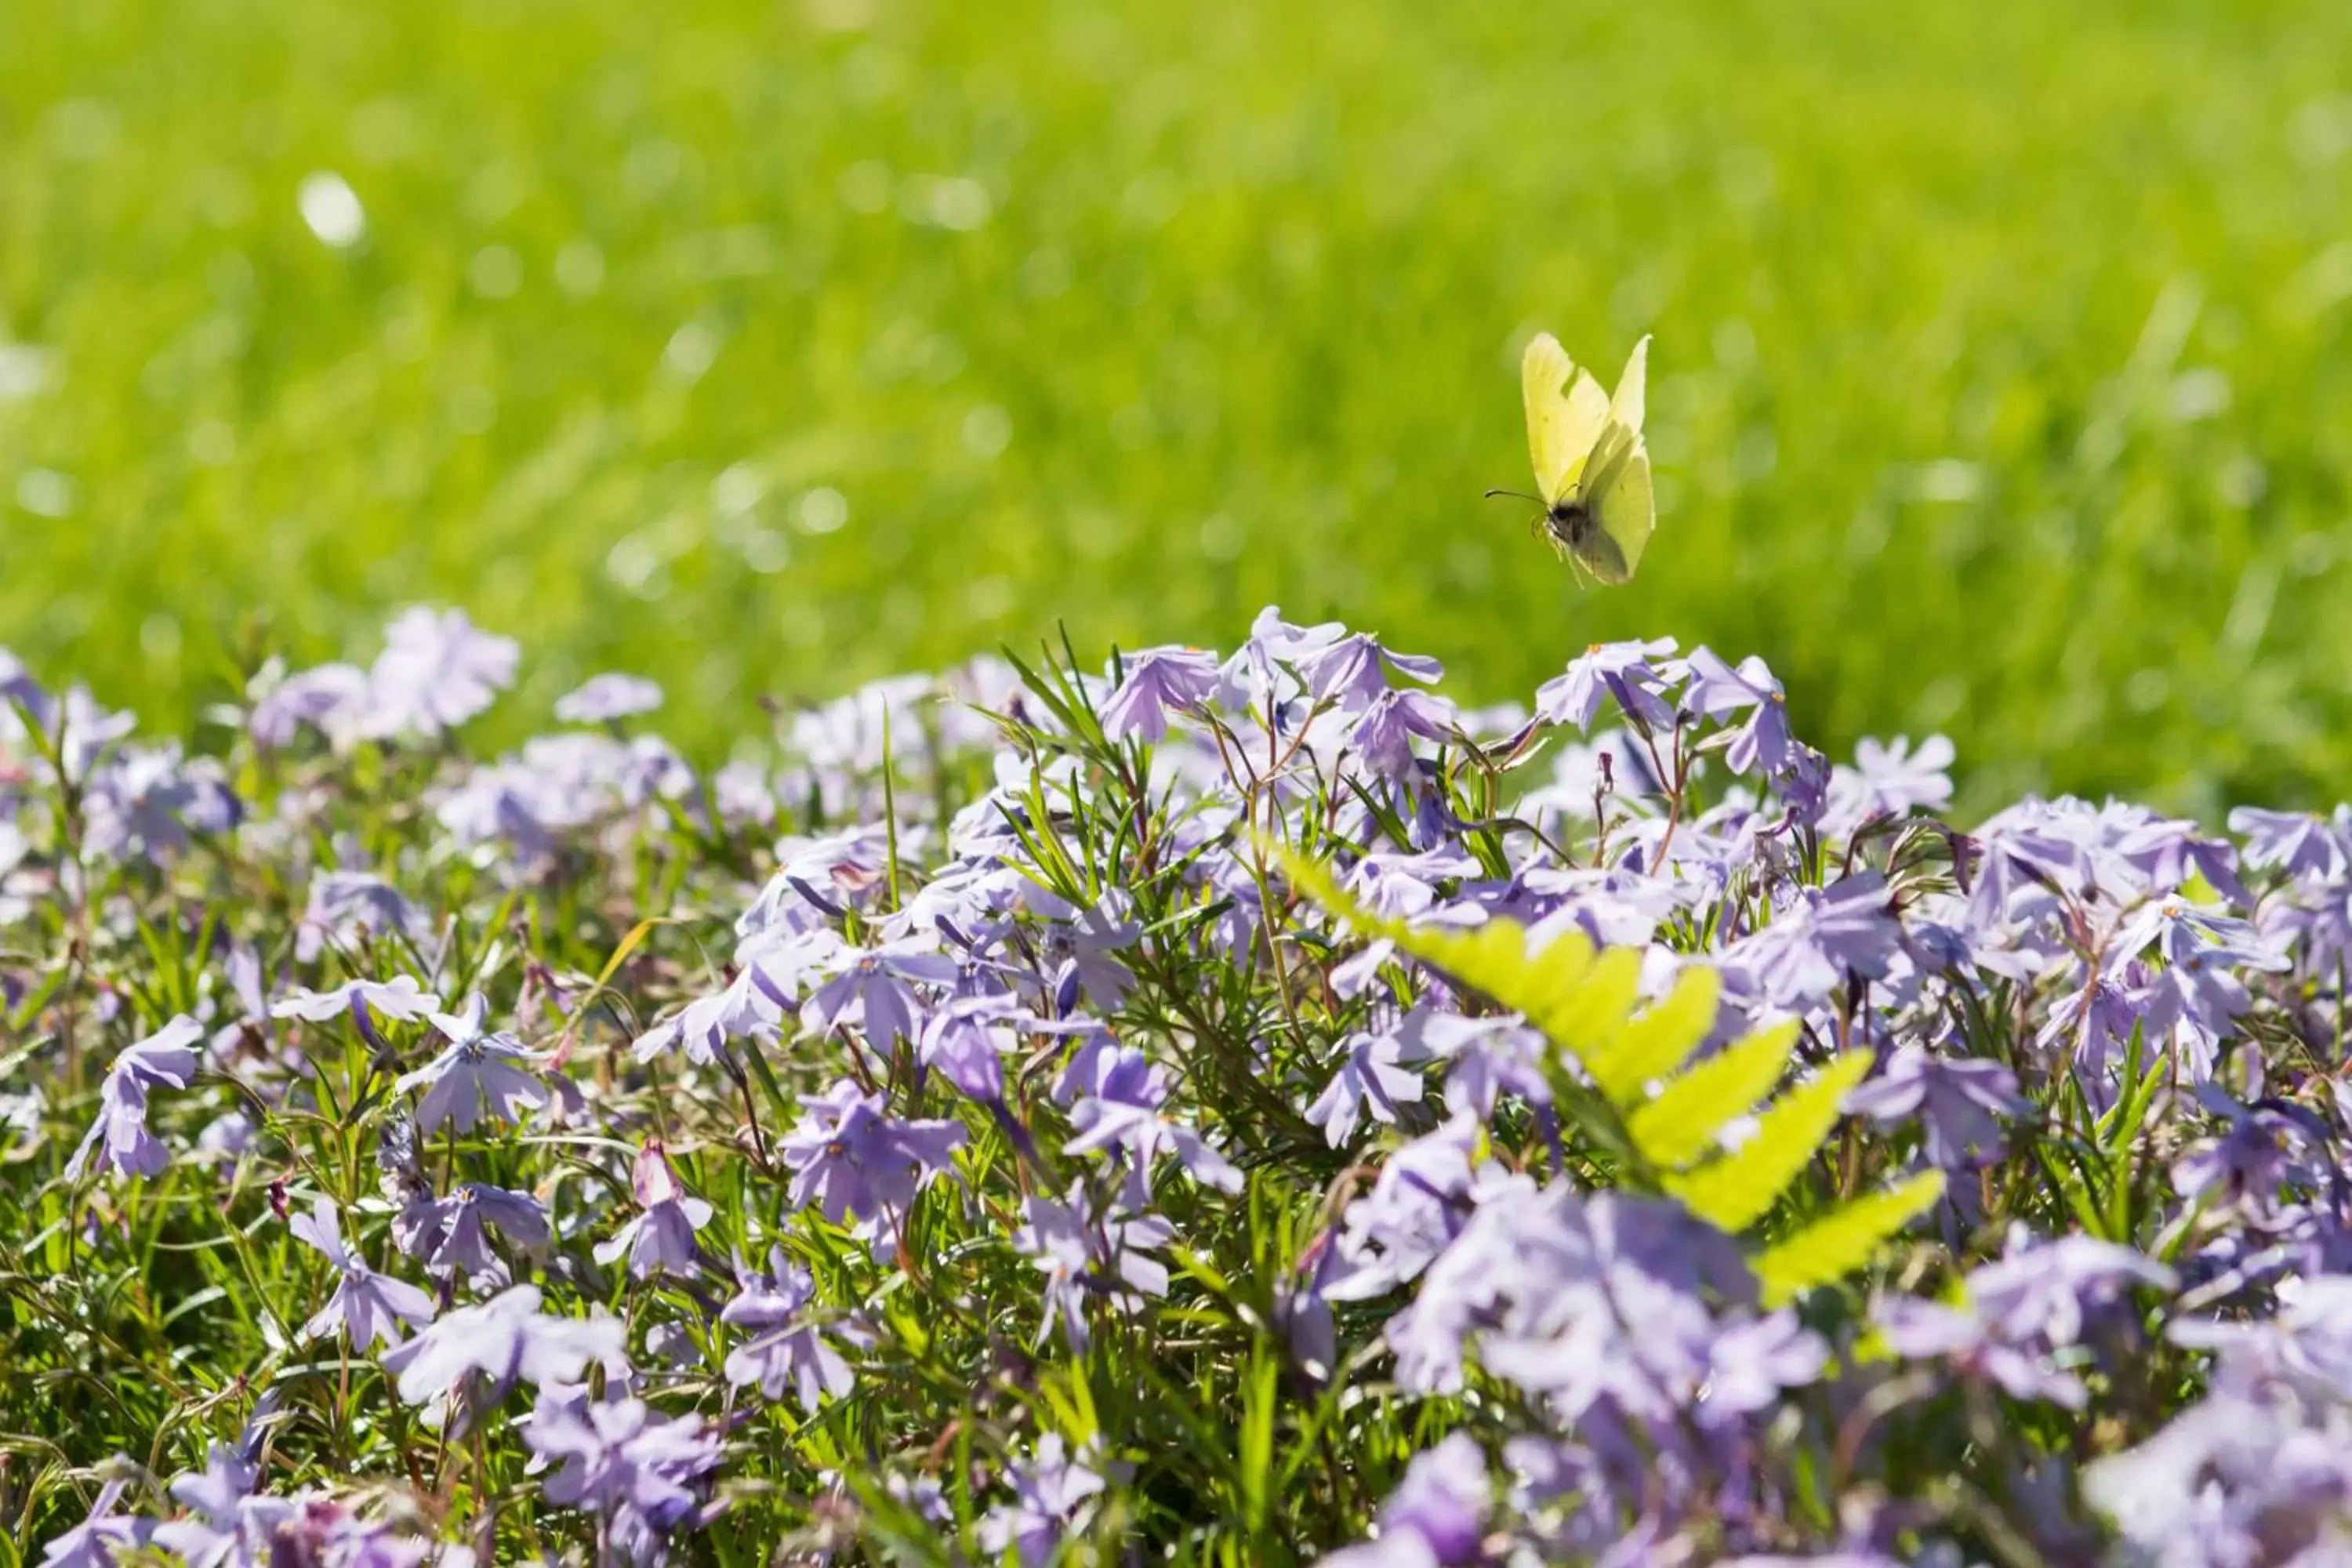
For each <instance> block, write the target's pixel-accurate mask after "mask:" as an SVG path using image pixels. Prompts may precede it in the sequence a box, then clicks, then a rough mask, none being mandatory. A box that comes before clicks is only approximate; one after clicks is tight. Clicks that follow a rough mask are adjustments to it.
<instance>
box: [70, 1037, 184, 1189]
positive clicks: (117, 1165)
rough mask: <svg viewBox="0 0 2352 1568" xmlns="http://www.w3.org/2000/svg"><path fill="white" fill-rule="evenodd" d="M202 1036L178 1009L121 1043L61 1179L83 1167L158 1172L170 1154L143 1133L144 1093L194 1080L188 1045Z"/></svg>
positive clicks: (100, 1172) (136, 1173)
mask: <svg viewBox="0 0 2352 1568" xmlns="http://www.w3.org/2000/svg"><path fill="white" fill-rule="evenodd" d="M204 1037H205V1027H204V1026H203V1025H202V1024H199V1023H197V1022H196V1021H195V1020H194V1018H191V1017H189V1016H187V1015H186V1014H184V1013H183V1014H180V1015H179V1016H175V1017H174V1018H173V1019H172V1021H171V1022H170V1023H168V1024H165V1025H164V1026H163V1027H162V1028H160V1029H158V1030H156V1031H155V1032H154V1033H153V1034H152V1035H150V1036H148V1037H146V1038H145V1039H143V1040H139V1041H137V1042H135V1043H133V1044H131V1045H128V1046H125V1047H122V1052H121V1055H120V1056H118V1057H116V1058H114V1065H113V1066H112V1067H110V1068H108V1069H107V1072H106V1081H105V1082H104V1083H103V1084H102V1085H101V1086H100V1089H99V1094H98V1120H97V1121H93V1122H92V1123H90V1129H89V1133H88V1134H87V1135H85V1136H84V1137H83V1139H82V1141H81V1146H80V1147H79V1148H78V1149H76V1150H75V1151H74V1154H73V1158H72V1159H71V1160H68V1162H66V1178H67V1180H68V1181H72V1180H77V1179H79V1177H80V1175H81V1173H82V1172H83V1171H84V1170H88V1171H89V1172H90V1173H92V1174H94V1175H104V1174H105V1173H107V1172H108V1171H110V1170H119V1171H122V1172H124V1173H128V1174H130V1175H133V1176H154V1175H160V1174H162V1173H163V1168H164V1167H165V1166H166V1165H168V1164H170V1163H171V1162H172V1153H171V1151H170V1150H168V1149H166V1148H165V1147H164V1146H163V1142H162V1141H160V1140H159V1139H157V1138H156V1137H154V1136H153V1135H152V1133H150V1132H149V1131H147V1092H148V1090H150V1089H185V1088H187V1087H188V1085H189V1084H190V1083H192V1082H194V1079H195V1076H196V1054H195V1052H194V1050H193V1049H191V1048H190V1047H194V1045H195V1044H196V1043H197V1042H198V1041H200V1040H202V1039H203V1038H204ZM93 1155H95V1156H96V1157H95V1158H94V1159H93V1158H92V1156H93Z"/></svg>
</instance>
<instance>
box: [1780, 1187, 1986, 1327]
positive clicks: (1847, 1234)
mask: <svg viewBox="0 0 2352 1568" xmlns="http://www.w3.org/2000/svg"><path fill="white" fill-rule="evenodd" d="M1943 1194H1944V1173H1942V1172H1941V1171H1922V1172H1920V1173H1918V1174H1917V1175H1916V1176H1913V1177H1912V1178H1911V1179H1910V1180H1909V1181H1906V1182H1903V1183H1901V1184H1897V1185H1895V1186H1893V1187H1890V1188H1888V1189H1887V1190H1885V1192H1878V1193H1870V1194H1864V1196H1862V1197H1859V1198H1856V1199H1854V1201H1853V1202H1852V1203H1850V1204H1848V1205H1845V1206H1844V1207H1843V1208H1841V1209H1838V1210H1837V1211H1836V1212H1834V1213H1832V1214H1828V1215H1823V1216H1822V1218H1820V1219H1817V1220H1815V1221H1814V1222H1813V1223H1812V1224H1811V1225H1809V1226H1805V1228H1804V1229H1802V1230H1801V1231H1798V1232H1797V1233H1796V1234H1794V1235H1793V1236H1789V1237H1783V1238H1782V1239H1781V1240H1780V1241H1779V1242H1776V1243H1775V1244H1773V1245H1772V1246H1770V1247H1766V1248H1765V1249H1764V1250H1763V1252H1761V1253H1760V1254H1759V1255H1758V1257H1757V1258H1756V1278H1757V1279H1758V1281H1759V1283H1760V1284H1761V1285H1762V1287H1763V1291H1764V1304H1765V1305H1766V1306H1768V1307H1777V1306H1780V1305H1781V1304H1782V1303H1783V1302H1786V1301H1788V1300H1790V1299H1791V1298H1793V1297H1796V1296H1798V1295H1801V1294H1802V1293H1803V1292H1804V1291H1807V1290H1810V1289H1812V1288H1813V1287H1814V1286H1816V1285H1827V1284H1829V1283H1831V1282H1832V1281H1833V1280H1837V1279H1844V1278H1845V1277H1846V1276H1847V1275H1849V1274H1852V1273H1853V1272H1855V1271H1856V1270H1857V1269H1860V1268H1864V1267H1865V1266H1867V1265H1868V1264H1869V1262H1870V1260H1871V1258H1873V1257H1874V1256H1875V1255H1876V1254H1877V1251H1878V1249H1879V1247H1880V1246H1881V1245H1882V1244H1883V1243H1885V1240H1886V1238H1887V1237H1891V1236H1893V1235H1894V1234H1895V1232H1896V1231H1899V1230H1901V1229H1902V1228H1903V1227H1904V1226H1906V1225H1908V1224H1910V1223H1911V1222H1912V1220H1914V1219H1916V1217H1918V1216H1919V1215H1921V1214H1924V1213H1926V1212H1927V1207H1928V1205H1932V1204H1933V1203H1934V1202H1935V1201H1936V1200H1937V1198H1939V1197H1941V1196H1943Z"/></svg>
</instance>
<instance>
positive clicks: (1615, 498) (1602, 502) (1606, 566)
mask: <svg viewBox="0 0 2352 1568" xmlns="http://www.w3.org/2000/svg"><path fill="white" fill-rule="evenodd" d="M1649 368H1650V340H1649V339H1648V338H1643V340H1642V341H1641V342H1638V343H1635V344H1634V345H1633V353H1632V354H1630V355H1629V356H1627V358H1626V361H1625V374H1623V375H1622V376H1620V377H1618V379H1617V391H1616V395H1614V396H1612V397H1611V398H1610V400H1609V405H1608V410H1607V414H1606V417H1605V424H1604V426H1603V428H1602V429H1601V432H1600V435H1599V437H1598V439H1597V440H1596V441H1595V442H1594V444H1593V447H1592V455H1591V460H1590V461H1589V462H1587V463H1586V465H1585V466H1584V470H1583V472H1582V474H1581V475H1580V479H1581V481H1582V489H1583V492H1584V494H1583V500H1584V504H1585V508H1586V510H1587V511H1588V512H1589V513H1590V514H1591V519H1592V522H1591V527H1590V528H1589V529H1588V530H1587V531H1586V532H1585V535H1584V537H1583V539H1582V540H1581V541H1580V542H1579V544H1578V547H1577V551H1576V554H1577V559H1578V560H1580V561H1581V562H1582V563H1584V567H1585V570H1587V571H1589V572H1591V574H1593V575H1594V576H1595V577H1598V578H1599V579H1601V581H1602V582H1603V583H1623V582H1627V581H1629V580H1631V579H1632V577H1633V574H1634V572H1635V571H1636V570H1637V569H1638V568H1639V567H1640V566H1641V564H1642V552H1643V550H1645V549H1647V548H1648V547H1649V543H1650V534H1651V532H1652V531H1654V529H1655V528H1656V527H1657V523H1658V514H1657V504H1656V500H1655V498H1654V496H1653V495H1652V493H1651V489H1650V452H1649V448H1648V447H1646V446H1645V445H1643V440H1642V420H1643V416H1644V415H1645V414H1646V413H1647V412H1648V403H1649Z"/></svg>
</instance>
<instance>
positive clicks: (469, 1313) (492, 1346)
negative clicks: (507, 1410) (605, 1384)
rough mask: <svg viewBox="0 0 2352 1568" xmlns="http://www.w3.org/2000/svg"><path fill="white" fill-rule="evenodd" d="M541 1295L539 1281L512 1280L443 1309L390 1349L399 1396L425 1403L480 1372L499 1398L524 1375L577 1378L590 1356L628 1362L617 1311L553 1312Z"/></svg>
mask: <svg viewBox="0 0 2352 1568" xmlns="http://www.w3.org/2000/svg"><path fill="white" fill-rule="evenodd" d="M540 1300H541V1297H540V1292H539V1287H538V1286H536V1285H515V1286H510V1287H509V1288H508V1289H505V1290H502V1291H500V1292H499V1294H497V1295H495V1296H493V1297H491V1298H490V1299H489V1300H487V1301H484V1302H482V1303H481V1304H479V1305H478V1306H473V1307H460V1308H459V1309H457V1310H456V1311H453V1312H446V1313H444V1314H442V1316H441V1317H440V1319H439V1320H438V1321H436V1322H435V1323H434V1324H433V1325H432V1326H431V1327H430V1328H427V1329H426V1330H425V1331H423V1332H422V1333H420V1334H418V1335H417V1336H416V1337H415V1339H413V1340H410V1341H409V1342H407V1343H405V1344H403V1345H400V1346H398V1347H397V1348H395V1349H394V1350H392V1351H389V1352H385V1354H384V1357H383V1363H384V1367H385V1370H387V1371H389V1372H392V1373H395V1374H397V1376H398V1378H399V1383H398V1385H397V1386H398V1388H399V1392H400V1397H401V1398H402V1399H404V1400H405V1401H407V1402H408V1403H409V1404H411V1405H423V1404H425V1402H426V1401H428V1400H433V1399H438V1398H440V1397H442V1396H443V1395H445V1394H447V1393H449V1391H450V1390H452V1389H454V1388H456V1387H457V1386H458V1385H459V1384H462V1383H464V1382H465V1381H466V1380H467V1378H468V1377H469V1376H473V1375H476V1374H478V1375H480V1376H482V1377H484V1378H486V1379H488V1382H489V1384H490V1387H491V1391H492V1393H491V1400H492V1402H495V1400H496V1399H497V1398H498V1397H499V1396H500V1395H503V1394H504V1393H505V1392H506V1390H508V1389H509V1388H511V1387H513V1386H514V1384H516V1383H517V1382H518V1381H522V1382H528V1383H531V1384H538V1385H541V1386H545V1385H546V1384H572V1383H577V1382H579V1381H580V1374H581V1372H582V1370H583V1368H585V1367H586V1366H587V1364H588V1363H590V1362H592V1361H593V1362H598V1363H603V1364H604V1366H606V1367H607V1368H614V1367H617V1368H620V1369H623V1370H625V1369H626V1368H627V1366H628V1358H627V1356H626V1355H625V1353H624V1352H625V1343H626V1339H627V1331H626V1329H625V1325H624V1324H623V1323H622V1322H621V1321H620V1320H619V1319H618V1318H554V1317H548V1316H545V1315H543V1314H541V1311H540V1310H539V1307H540Z"/></svg>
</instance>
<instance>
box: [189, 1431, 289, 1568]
mask: <svg viewBox="0 0 2352 1568" xmlns="http://www.w3.org/2000/svg"><path fill="white" fill-rule="evenodd" d="M258 1476H259V1472H258V1471H257V1468H255V1466H254V1465H253V1464H251V1463H250V1462H249V1461H247V1459H246V1458H245V1457H244V1456H243V1455H242V1454H240V1453H238V1452H237V1450H236V1448H234V1447H231V1446H230V1445H228V1444H226V1443H220V1442H215V1443H214V1444H213V1445H212V1447H211V1448H210V1450H209V1452H208V1453H207V1454H206V1456H205V1468H203V1469H201V1470H190V1471H187V1472H186V1473H184V1474H183V1475H181V1476H179V1477H177V1478H175V1479H173V1482H172V1498H173V1501H175V1502H177V1503H179V1504H181V1505H182V1506H183V1507H184V1508H186V1509H188V1510H190V1511H189V1513H188V1514H187V1516H186V1517H185V1518H182V1519H175V1520H173V1521H170V1522H169V1523H166V1524H159V1525H157V1526H155V1528H154V1542H155V1544H156V1545H158V1546H161V1547H163V1549H164V1550H165V1551H167V1552H174V1553H176V1554H177V1555H178V1556H179V1558H180V1561H181V1562H182V1563H184V1564H185V1565H186V1568H230V1565H232V1564H233V1565H234V1568H270V1565H271V1564H272V1563H275V1562H276V1561H277V1555H276V1552H275V1550H274V1549H275V1548H276V1547H277V1546H278V1544H279V1542H278V1536H279V1532H280V1531H281V1529H282V1528H283V1527H285V1526H287V1525H289V1524H290V1523H292V1522H293V1521H295V1519H296V1517H297V1516H298V1515H299V1513H300V1512H301V1511H302V1505H301V1504H300V1503H299V1502H297V1501H295V1500H290V1499H280V1498H269V1497H256V1496H254V1495H253V1485H254V1482H255V1481H256V1480H257V1479H258Z"/></svg>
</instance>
